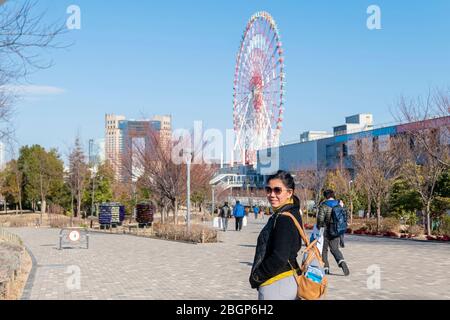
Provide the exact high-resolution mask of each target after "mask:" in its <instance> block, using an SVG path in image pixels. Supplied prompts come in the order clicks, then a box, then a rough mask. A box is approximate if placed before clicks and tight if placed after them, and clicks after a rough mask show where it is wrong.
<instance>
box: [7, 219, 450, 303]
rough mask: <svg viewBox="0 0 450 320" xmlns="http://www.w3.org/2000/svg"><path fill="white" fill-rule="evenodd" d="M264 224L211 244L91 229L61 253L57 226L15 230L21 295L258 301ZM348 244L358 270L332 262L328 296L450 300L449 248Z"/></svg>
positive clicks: (350, 240) (354, 239)
mask: <svg viewBox="0 0 450 320" xmlns="http://www.w3.org/2000/svg"><path fill="white" fill-rule="evenodd" d="M230 222H233V221H230ZM231 224H232V223H231ZM263 225H264V222H262V221H254V220H251V221H250V223H249V225H248V227H247V228H245V229H244V230H243V231H242V232H235V231H232V230H230V231H229V232H227V233H223V232H220V239H221V241H222V242H221V243H218V244H206V245H191V244H184V243H179V242H170V241H162V240H154V239H146V238H139V237H135V236H129V235H115V234H99V233H92V234H91V243H90V249H89V250H86V249H69V250H63V251H59V250H57V243H58V233H59V230H55V229H31V228H26V229H11V231H12V232H15V233H16V234H18V235H20V236H21V237H22V238H23V240H24V242H25V244H26V246H27V247H28V249H29V250H30V252H31V253H32V257H33V260H34V267H33V270H32V273H31V275H30V278H29V281H28V284H27V287H26V289H25V292H24V295H23V299H33V300H35V299H36V300H40V299H44V300H53V299H58V300H59V299H89V300H91V299H94V300H95V299H102V300H104V299H111V300H116V299H163V300H171V299H189V300H203V299H213V300H222V299H231V300H240V299H256V298H257V294H256V291H254V290H252V289H251V288H250V287H249V283H248V276H249V272H250V269H251V264H252V261H253V256H254V251H255V244H256V240H257V237H258V234H259V232H260V230H261V228H262V227H263ZM346 245H347V248H346V249H344V255H345V257H346V260H347V261H348V264H349V267H350V269H351V272H352V274H351V276H350V277H344V276H343V274H342V271H341V270H340V269H338V268H337V266H336V264H335V263H334V261H333V262H332V270H331V272H332V273H334V274H333V275H331V276H330V278H329V282H330V287H329V292H328V295H327V299H450V245H448V244H440V243H421V242H416V241H406V240H395V239H393V240H391V239H386V238H368V237H359V236H347V240H346ZM330 261H332V257H330ZM77 275H79V276H80V277H79V278H78V277H77ZM78 280H79V281H78Z"/></svg>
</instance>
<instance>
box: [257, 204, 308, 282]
mask: <svg viewBox="0 0 450 320" xmlns="http://www.w3.org/2000/svg"><path fill="white" fill-rule="evenodd" d="M294 202H295V203H294V204H290V205H286V206H284V207H282V208H280V209H278V210H277V211H276V212H275V213H274V214H273V215H272V217H271V218H270V219H269V221H268V223H267V225H266V226H265V227H264V229H263V230H262V231H261V233H260V235H259V238H258V244H257V246H256V253H255V259H254V262H253V268H252V272H251V274H250V279H249V280H250V284H251V286H252V288H253V289H256V288H259V286H260V285H261V284H263V283H264V282H266V281H267V280H269V279H271V278H273V277H275V276H277V275H279V274H281V273H283V272H286V271H289V270H292V268H291V265H290V264H289V262H290V263H291V264H292V266H293V267H294V268H296V269H297V268H299V265H298V263H297V255H298V252H299V251H300V249H301V246H302V240H301V237H300V234H299V232H298V229H297V227H296V226H295V224H294V222H293V221H292V219H291V218H290V217H286V216H282V215H281V213H283V212H290V213H291V214H293V215H294V217H295V218H296V219H297V220H298V222H299V223H300V225H301V224H302V218H301V216H300V202H299V200H298V198H295V200H294ZM288 261H289V262H288Z"/></svg>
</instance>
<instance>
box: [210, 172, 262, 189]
mask: <svg viewBox="0 0 450 320" xmlns="http://www.w3.org/2000/svg"><path fill="white" fill-rule="evenodd" d="M263 183H264V177H262V176H259V175H256V174H255V175H243V174H233V173H223V174H218V175H217V176H215V177H214V178H213V179H212V180H211V181H210V182H209V184H210V185H211V186H214V187H217V188H221V189H222V190H223V191H225V190H228V189H231V188H244V189H245V188H258V187H261V185H263Z"/></svg>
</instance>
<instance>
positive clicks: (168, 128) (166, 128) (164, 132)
mask: <svg viewBox="0 0 450 320" xmlns="http://www.w3.org/2000/svg"><path fill="white" fill-rule="evenodd" d="M152 120H153V121H159V122H161V131H160V137H161V141H163V143H164V144H168V143H169V142H170V141H171V140H172V116H169V115H164V116H159V115H157V116H154V117H153V119H152Z"/></svg>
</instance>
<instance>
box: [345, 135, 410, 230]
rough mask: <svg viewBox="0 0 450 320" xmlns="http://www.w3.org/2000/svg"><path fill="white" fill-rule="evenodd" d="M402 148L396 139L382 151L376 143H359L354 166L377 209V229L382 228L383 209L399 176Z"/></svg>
mask: <svg viewBox="0 0 450 320" xmlns="http://www.w3.org/2000/svg"><path fill="white" fill-rule="evenodd" d="M398 146H401V143H399V142H398V139H396V138H390V143H389V146H388V148H386V149H383V150H382V149H381V148H380V146H379V145H378V144H377V142H376V140H375V141H374V143H373V144H372V143H367V144H365V143H358V147H357V152H356V155H355V157H354V165H355V169H356V171H357V175H358V176H359V179H358V180H359V181H360V182H362V183H364V184H365V188H366V189H367V190H368V194H370V198H371V199H372V200H373V201H374V202H375V205H376V208H377V229H378V230H379V229H380V226H381V208H382V205H383V203H384V202H385V201H386V199H387V197H388V195H389V192H390V190H391V187H392V184H393V182H394V180H395V178H396V177H397V176H398V174H399V168H400V163H401V162H400V161H399V158H398V155H399V154H398V152H397V150H396V149H397V147H398Z"/></svg>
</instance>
